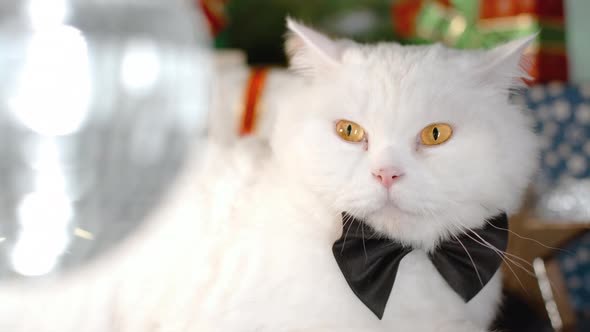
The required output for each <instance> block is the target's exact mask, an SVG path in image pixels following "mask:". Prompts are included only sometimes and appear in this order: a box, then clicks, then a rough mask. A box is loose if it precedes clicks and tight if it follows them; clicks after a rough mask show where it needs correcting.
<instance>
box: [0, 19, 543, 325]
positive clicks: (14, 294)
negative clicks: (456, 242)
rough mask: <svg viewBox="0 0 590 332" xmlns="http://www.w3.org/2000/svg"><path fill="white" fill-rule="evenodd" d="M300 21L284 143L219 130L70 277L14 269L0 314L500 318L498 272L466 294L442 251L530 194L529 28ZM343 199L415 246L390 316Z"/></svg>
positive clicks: (210, 321)
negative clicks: (378, 309)
mask: <svg viewBox="0 0 590 332" xmlns="http://www.w3.org/2000/svg"><path fill="white" fill-rule="evenodd" d="M288 26H289V28H290V30H291V35H290V36H289V38H288V42H287V49H288V51H289V53H290V54H291V55H292V58H291V63H292V68H293V69H294V70H295V71H296V72H297V73H298V75H300V76H299V77H300V78H299V79H297V80H298V83H297V84H294V87H295V86H296V87H297V88H296V89H293V91H291V93H290V97H289V98H288V99H286V100H284V102H283V103H282V105H283V106H284V107H283V108H282V109H280V110H278V112H277V118H276V124H275V127H274V132H273V135H272V139H271V140H270V147H267V146H266V144H265V143H264V142H258V141H256V140H255V139H247V140H244V141H242V142H238V143H237V145H236V146H235V147H233V148H231V149H226V148H219V147H216V146H214V145H212V146H211V147H210V148H209V149H208V157H207V158H206V161H205V166H203V160H202V159H203V158H205V157H203V155H202V153H201V152H202V150H199V151H198V152H197V153H195V156H194V162H193V163H192V164H191V165H189V167H187V169H186V170H185V173H184V174H183V175H182V176H180V178H179V179H178V185H177V187H176V190H175V191H174V192H173V193H171V195H170V197H169V199H168V200H167V201H166V202H167V204H166V206H164V207H162V208H161V209H159V210H158V212H157V213H156V214H155V215H153V216H152V218H151V222H150V223H149V224H148V226H147V227H146V228H145V229H144V230H142V231H141V232H139V233H137V234H136V235H135V236H134V237H133V238H132V239H130V240H129V241H127V242H126V243H125V244H124V245H123V246H122V247H121V248H119V249H117V250H116V251H114V252H112V253H110V254H108V255H106V256H105V257H103V258H102V259H101V260H100V261H99V262H97V263H95V264H94V265H93V266H91V267H88V268H86V269H85V270H82V271H78V272H75V273H73V274H72V275H70V276H67V277H65V280H60V281H56V282H51V283H50V284H49V285H48V284H44V285H36V286H33V285H28V284H27V285H21V284H12V285H7V286H4V288H3V289H2V290H0V331H3V332H74V331H75V332H78V331H84V332H111V331H112V332H114V331H117V332H136V331H137V332H155V331H167V332H197V331H198V332H201V331H207V332H209V331H211V332H214V331H231V332H242V331H243V332H249V331H263V332H279V331H289V332H303V331H308V332H320V331H383V332H385V331H403V332H406V331H407V332H411V331H418V332H422V331H424V332H427V331H428V332H431V331H441V332H443V331H444V332H475V331H487V330H488V326H489V324H490V322H491V321H492V319H493V318H494V317H495V315H496V312H497V309H498V306H499V304H500V287H501V285H500V284H501V281H500V272H499V271H498V272H497V273H496V275H495V276H494V277H493V278H492V280H491V281H490V282H489V283H487V285H486V286H485V287H484V288H483V289H482V290H481V291H480V292H479V293H478V294H477V295H476V296H475V298H473V299H472V300H470V301H469V302H468V303H465V301H464V300H463V299H462V298H461V297H460V296H459V295H457V293H456V292H455V291H453V289H452V288H451V287H449V285H448V284H447V283H446V282H445V280H444V279H443V278H442V277H441V275H440V274H439V273H438V272H437V270H436V269H435V267H434V266H433V264H432V263H431V261H430V260H429V258H428V256H427V252H430V251H432V250H435V248H436V247H437V245H438V244H440V243H441V242H442V241H444V240H446V239H449V238H450V237H451V236H454V235H459V234H461V231H460V230H461V229H467V228H481V227H483V226H484V225H485V221H484V220H485V219H486V218H490V217H492V216H494V215H496V214H497V213H499V212H500V211H505V212H507V213H508V214H510V213H512V212H514V211H515V209H517V208H518V206H519V204H520V200H521V196H522V194H523V192H524V190H525V188H526V187H527V184H528V182H529V178H530V177H531V175H532V173H533V171H534V169H535V165H536V139H535V136H534V135H533V134H532V132H531V131H530V129H529V123H528V120H527V118H526V116H525V115H524V114H523V112H522V111H521V110H520V109H519V108H518V107H516V106H514V105H511V104H510V103H509V100H508V94H509V90H510V89H511V88H512V87H514V83H515V82H516V81H517V79H518V78H519V77H520V76H521V75H522V71H521V68H520V67H519V63H520V62H521V56H522V52H523V50H524V48H525V47H526V46H527V45H528V43H529V41H530V38H529V39H524V40H518V41H515V42H512V43H508V44H506V45H503V46H500V47H498V48H496V49H493V50H490V51H458V50H452V49H447V48H445V47H443V46H440V45H434V46H409V47H404V46H400V45H398V44H394V43H383V44H377V45H359V44H356V43H354V42H352V41H349V40H337V41H333V40H330V39H328V38H327V37H325V36H324V35H322V34H319V33H318V32H315V31H313V30H311V29H309V28H307V27H305V26H303V25H301V24H298V23H296V22H294V21H289V22H288ZM341 120H346V121H349V122H344V123H343V122H339V121H341ZM431 124H438V125H439V127H437V128H438V129H437V130H436V131H433V130H432V128H433V127H428V126H429V125H431ZM349 125H350V126H349ZM427 127H428V128H429V130H424V128H427ZM338 130H340V132H338ZM355 131H356V132H355ZM429 135H430V136H429ZM357 141H358V142H357ZM440 141H445V142H444V143H442V144H437V143H439V142H440ZM195 170H199V171H200V172H201V173H202V174H203V175H202V176H200V177H198V178H195V176H194V172H195ZM342 212H348V213H349V214H351V215H354V216H355V217H357V218H363V219H364V220H365V222H366V223H367V224H368V225H370V226H372V227H373V228H375V229H376V230H378V231H379V232H380V233H381V234H382V235H384V236H387V237H389V238H390V239H393V240H396V241H398V242H400V243H403V244H405V245H407V246H411V247H412V248H414V249H415V250H413V251H412V252H411V253H409V254H408V255H407V256H405V257H404V258H403V260H402V261H401V263H400V265H399V270H398V273H397V278H396V280H395V284H394V286H393V289H392V291H391V294H390V296H389V299H388V301H387V306H386V308H385V312H384V314H383V318H382V319H378V318H377V317H376V316H375V314H373V313H372V312H371V310H369V308H367V307H366V306H365V305H364V304H363V303H362V302H361V301H360V300H359V298H357V296H355V294H354V293H353V292H352V291H351V288H350V287H349V286H348V284H347V282H346V280H345V279H344V277H343V274H342V272H341V271H340V269H339V267H338V265H337V263H336V261H335V258H334V254H333V253H332V245H333V244H334V242H335V241H336V240H337V239H338V238H340V237H341V235H342V218H341V213H342ZM474 263H475V264H476V265H477V263H478V262H477V261H476V262H474ZM480 263H481V262H480Z"/></svg>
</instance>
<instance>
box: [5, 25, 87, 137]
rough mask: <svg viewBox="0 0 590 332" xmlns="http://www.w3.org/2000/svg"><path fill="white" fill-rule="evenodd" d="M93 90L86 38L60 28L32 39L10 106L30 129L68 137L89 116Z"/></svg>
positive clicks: (69, 29)
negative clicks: (91, 91)
mask: <svg viewBox="0 0 590 332" xmlns="http://www.w3.org/2000/svg"><path fill="white" fill-rule="evenodd" d="M90 88H91V87H90V75H89V68H88V54H87V46H86V41H85V39H84V37H83V36H82V34H81V33H80V31H79V30H77V29H75V28H73V27H70V26H65V25H62V26H57V27H54V28H51V29H46V30H43V31H39V32H36V33H34V34H33V36H32V37H31V38H30V40H29V44H28V49H27V55H26V62H25V64H24V68H23V69H22V72H21V74H20V78H19V80H18V85H17V90H16V94H15V95H14V96H13V98H12V99H11V100H10V106H11V108H12V112H13V113H14V114H15V115H16V117H17V118H18V119H19V120H20V121H21V122H22V123H23V124H24V125H25V126H26V127H28V128H29V129H31V130H33V131H35V132H37V133H39V134H41V135H47V136H58V135H68V134H71V133H73V132H75V131H76V130H78V129H79V127H80V126H81V124H82V122H83V120H84V118H85V116H86V113H87V112H88V104H89V98H90Z"/></svg>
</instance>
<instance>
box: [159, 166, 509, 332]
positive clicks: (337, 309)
mask: <svg viewBox="0 0 590 332" xmlns="http://www.w3.org/2000/svg"><path fill="white" fill-rule="evenodd" d="M240 176H243V178H241V179H238V178H236V173H235V172H233V171H229V172H227V173H224V172H220V174H218V176H217V178H216V179H214V180H211V181H212V182H211V183H209V186H210V188H211V190H212V191H213V192H215V190H224V192H225V193H226V195H219V194H215V193H213V192H210V193H209V194H208V195H203V196H206V198H204V200H203V201H202V202H200V203H197V204H196V206H198V208H195V210H194V211H195V212H197V210H198V209H201V212H198V213H199V214H200V216H201V217H203V215H206V216H209V217H210V218H202V219H201V220H202V221H196V216H195V223H196V225H200V226H198V227H195V228H194V231H193V232H188V233H192V234H193V235H192V236H186V233H187V228H186V227H176V229H177V231H178V232H181V233H184V234H185V235H184V236H183V235H180V234H179V236H176V237H175V238H177V239H183V241H187V243H185V244H184V245H183V244H182V243H176V244H175V246H176V247H179V248H183V249H180V250H185V251H186V252H177V253H171V254H172V255H173V256H175V258H174V259H177V260H178V255H182V256H184V257H185V258H184V259H185V260H189V262H186V263H187V264H190V266H181V265H178V266H177V268H178V269H177V271H174V272H173V273H172V274H175V275H177V276H178V275H180V276H182V277H177V278H179V279H178V280H174V281H170V279H168V283H172V284H174V282H176V284H179V283H180V284H182V286H180V287H171V288H169V289H168V288H167V289H166V291H165V292H164V293H166V292H167V293H168V295H167V297H168V298H170V296H171V295H170V292H173V293H174V292H175V293H176V295H173V296H172V297H175V296H176V297H178V298H179V299H168V300H166V301H163V302H162V306H165V307H166V308H163V309H162V311H160V312H163V313H165V314H162V315H161V317H160V318H157V320H160V322H159V323H158V325H159V326H174V325H175V324H179V323H178V321H179V320H184V323H183V324H182V326H183V328H185V329H186V331H299V330H301V331H317V330H316V328H317V327H321V328H326V329H328V330H330V329H334V330H336V329H337V330H342V329H350V330H351V331H365V330H369V331H381V330H383V331H391V330H392V329H400V331H401V330H403V331H431V330H432V328H433V327H434V326H438V325H439V324H440V323H441V322H443V321H448V320H449V319H456V320H465V319H467V320H475V321H476V323H479V324H478V325H480V326H482V327H483V326H485V325H487V324H488V323H489V320H490V319H491V317H492V315H493V312H494V310H493V307H494V303H496V301H497V298H496V297H497V295H495V293H496V292H495V291H489V292H488V293H489V295H486V294H483V295H484V296H483V298H482V297H481V296H480V298H482V299H478V298H476V299H475V300H474V301H473V302H478V301H479V302H482V303H483V304H482V305H483V306H484V308H485V307H489V308H487V310H484V312H486V311H487V312H489V313H488V314H484V316H485V317H470V316H469V312H470V311H471V310H470V308H469V306H468V305H466V304H465V303H463V301H462V300H461V299H460V298H459V297H458V296H457V295H456V294H455V293H453V291H452V290H451V289H450V288H449V287H448V286H447V285H446V284H445V282H444V280H443V279H442V278H441V277H440V276H439V275H438V274H437V272H436V270H435V269H434V267H433V266H432V264H431V263H430V261H429V260H428V259H427V257H426V255H425V253H423V252H421V251H415V252H413V253H411V254H409V255H408V256H406V257H405V258H404V260H403V261H402V264H401V265H400V269H399V272H398V276H397V279H396V283H395V285H394V289H393V291H392V293H391V296H390V299H389V302H388V305H387V308H386V312H385V315H384V317H383V320H378V319H377V318H376V317H375V316H374V315H373V313H371V312H370V310H369V309H368V308H366V307H365V306H364V304H362V303H361V302H360V300H359V299H358V298H357V297H356V296H355V295H354V294H353V292H352V290H351V289H350V288H349V287H348V285H347V284H346V281H345V279H344V277H343V276H342V274H341V272H340V270H339V268H338V266H337V264H336V261H335V259H334V256H333V253H332V244H333V243H334V241H336V239H338V238H339V237H340V236H341V232H342V224H341V222H342V221H341V219H340V216H339V215H338V214H333V213H332V212H331V211H330V209H328V208H326V205H325V203H324V202H321V201H319V200H318V199H317V198H315V197H313V196H312V195H311V194H310V193H309V192H307V191H306V190H305V189H303V187H301V186H298V185H296V184H294V183H293V182H291V181H289V180H288V179H287V178H286V177H285V176H284V174H281V171H280V170H278V169H276V168H275V167H273V166H272V164H267V165H266V166H264V167H263V168H260V169H256V168H253V169H250V171H248V172H246V173H242V175H240ZM226 177H230V178H226ZM223 186H226V187H225V188H224V189H220V187H223ZM203 196H202V197H203ZM216 209H217V210H219V211H223V213H221V214H218V213H217V212H216V211H215V210H216ZM204 210H208V211H207V212H206V213H205V214H203V213H202V212H203V211H204ZM203 223H204V224H203ZM191 227H193V226H191ZM187 252H188V253H187ZM171 259H172V258H171ZM164 260H168V259H166V258H164ZM180 261H181V262H182V259H180ZM496 279H497V278H496ZM157 282H165V281H163V280H159V281H157ZM497 286H498V283H497V282H496V281H493V282H492V283H491V284H490V286H489V287H487V288H490V287H491V288H497ZM187 292H188V294H189V295H186V294H187ZM485 292H486V291H485V290H484V293H485ZM181 298H184V300H180V299H181ZM173 303H176V305H177V306H180V307H183V308H190V310H188V311H182V312H184V317H180V316H179V314H178V312H176V311H175V310H176V309H178V308H176V309H175V308H174V306H173V305H171V304H173ZM475 305H477V304H475ZM472 306H473V305H472ZM475 311H478V312H479V311H481V310H475ZM186 316H190V319H189V318H188V317H186ZM154 318H155V317H154ZM422 325H423V326H422ZM402 327H403V328H402ZM163 331H164V330H163ZM183 331H184V330H183Z"/></svg>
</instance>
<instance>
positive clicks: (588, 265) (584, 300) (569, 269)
mask: <svg viewBox="0 0 590 332" xmlns="http://www.w3.org/2000/svg"><path fill="white" fill-rule="evenodd" d="M556 258H557V262H558V266H559V270H560V273H561V278H560V279H561V280H562V281H563V284H564V285H565V288H566V291H567V299H568V302H569V304H570V307H571V309H572V311H573V314H574V315H575V319H576V324H575V325H576V331H580V332H582V331H590V232H586V233H585V234H583V235H582V236H580V237H578V238H576V239H574V240H572V241H570V242H569V243H568V244H567V245H566V246H564V247H563V250H561V251H559V252H558V253H557V255H556Z"/></svg>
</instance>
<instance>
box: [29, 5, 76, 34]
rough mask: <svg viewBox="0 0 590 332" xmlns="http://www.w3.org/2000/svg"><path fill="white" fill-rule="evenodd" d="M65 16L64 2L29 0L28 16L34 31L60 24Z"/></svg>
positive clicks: (65, 6)
mask: <svg viewBox="0 0 590 332" xmlns="http://www.w3.org/2000/svg"><path fill="white" fill-rule="evenodd" d="M66 14H67V4H66V0H31V1H30V2H29V16H30V17H31V23H32V24H33V28H35V29H42V28H47V27H51V26H54V25H57V24H61V23H62V22H63V21H64V19H65V17H66Z"/></svg>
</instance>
